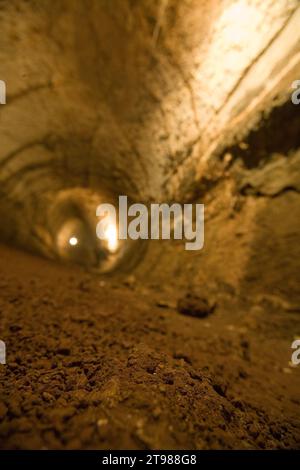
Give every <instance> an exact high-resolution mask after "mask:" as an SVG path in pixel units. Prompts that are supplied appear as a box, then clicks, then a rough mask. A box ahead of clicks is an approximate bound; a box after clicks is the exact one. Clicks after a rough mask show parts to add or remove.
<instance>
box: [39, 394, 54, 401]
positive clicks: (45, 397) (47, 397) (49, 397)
mask: <svg viewBox="0 0 300 470" xmlns="http://www.w3.org/2000/svg"><path fill="white" fill-rule="evenodd" d="M42 397H43V400H44V401H46V402H47V403H52V402H53V401H55V397H54V396H53V395H51V393H48V392H43V393H42Z"/></svg>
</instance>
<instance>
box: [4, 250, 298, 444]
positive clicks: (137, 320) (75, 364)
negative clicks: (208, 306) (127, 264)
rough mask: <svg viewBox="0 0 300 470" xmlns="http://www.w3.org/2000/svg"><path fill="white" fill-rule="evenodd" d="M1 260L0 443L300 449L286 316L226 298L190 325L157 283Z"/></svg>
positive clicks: (29, 260) (21, 257) (18, 257)
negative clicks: (0, 356) (1, 360)
mask: <svg viewBox="0 0 300 470" xmlns="http://www.w3.org/2000/svg"><path fill="white" fill-rule="evenodd" d="M0 259H1V263H0V289H1V298H0V312H1V329H0V332H1V334H0V336H1V339H2V340H4V341H5V342H6V347H7V364H6V365H1V366H0V378H1V388H0V390H1V391H0V396H1V401H0V423H1V424H0V446H1V448H3V449H18V448H22V449H32V448H36V449H41V448H42V449H45V448H47V449H48V448H49V449H59V448H70V449H72V448H76V449H77V448H86V449H89V448H98V449H107V448H110V449H120V448H121V449H124V448H131V449H136V448H138V449H142V448H148V449H153V448H156V449H157V448H160V449H164V448H174V449H180V448H185V449H195V448H197V449H210V448H214V449H215V448H226V449H228V448H243V449H244V448H262V449H264V448H296V447H299V442H300V439H299V438H300V419H299V405H300V400H299V384H300V373H299V369H297V368H291V367H289V365H288V362H289V360H290V355H291V349H290V345H291V341H292V339H293V334H294V332H295V331H294V329H295V323H294V320H295V318H294V317H293V314H292V313H291V314H290V315H289V316H288V317H287V316H286V315H283V314H282V313H280V311H278V309H275V308H273V311H270V309H272V306H271V304H270V306H269V307H268V308H269V312H268V314H266V313H265V312H264V311H261V310H260V311H258V310H259V308H258V307H257V308H254V307H253V308H252V309H249V308H248V306H246V305H245V304H243V300H242V299H239V298H235V297H234V296H232V293H231V292H227V293H224V297H223V301H222V302H219V305H218V308H217V309H215V310H214V311H213V313H211V314H210V315H209V316H208V317H207V318H196V317H190V316H186V315H182V314H180V313H179V312H178V311H177V309H176V305H174V299H173V297H174V298H175V297H176V298H177V297H178V295H179V294H180V295H181V294H182V293H180V292H173V294H174V295H172V293H170V292H169V291H168V292H166V291H164V289H163V287H162V286H161V287H159V286H157V285H156V286H155V285H144V284H143V285H140V284H139V282H138V281H137V280H134V279H130V282H128V279H127V281H126V282H124V280H123V281H122V280H120V281H117V280H114V279H112V278H103V277H102V278H99V277H96V276H94V275H91V274H87V273H85V272H84V271H82V270H81V269H80V268H77V267H69V266H59V265H57V264H55V263H52V262H49V261H46V260H43V259H40V258H37V257H34V256H31V255H27V254H25V253H22V252H17V251H14V250H12V249H10V248H7V247H4V246H1V247H0ZM225 294H226V295H225ZM162 299H163V301H162ZM245 308H247V309H248V311H247V313H248V314H247V315H246V316H245V315H243V314H242V313H244V310H245ZM258 315H259V317H258ZM297 315H298V314H297ZM271 317H272V322H271V321H270V318H271ZM258 318H259V319H258Z"/></svg>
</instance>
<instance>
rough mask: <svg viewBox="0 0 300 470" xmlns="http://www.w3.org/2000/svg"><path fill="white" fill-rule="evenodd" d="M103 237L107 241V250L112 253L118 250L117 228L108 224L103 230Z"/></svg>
mask: <svg viewBox="0 0 300 470" xmlns="http://www.w3.org/2000/svg"><path fill="white" fill-rule="evenodd" d="M105 237H106V239H107V248H108V249H109V251H111V252H112V253H113V252H115V251H116V250H117V248H118V236H117V227H116V226H115V225H114V224H108V226H107V228H106V230H105Z"/></svg>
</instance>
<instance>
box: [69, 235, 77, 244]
mask: <svg viewBox="0 0 300 470" xmlns="http://www.w3.org/2000/svg"><path fill="white" fill-rule="evenodd" d="M69 243H70V245H72V246H75V245H77V243H78V239H77V238H76V237H71V238H70V239H69Z"/></svg>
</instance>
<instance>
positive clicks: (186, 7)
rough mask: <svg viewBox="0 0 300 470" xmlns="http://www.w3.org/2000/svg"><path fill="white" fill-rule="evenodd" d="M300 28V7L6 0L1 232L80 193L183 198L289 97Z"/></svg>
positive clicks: (270, 1)
mask: <svg viewBox="0 0 300 470" xmlns="http://www.w3.org/2000/svg"><path fill="white" fill-rule="evenodd" d="M299 24H300V8H299V2H298V1H297V0H276V2H274V0H237V1H233V0H224V1H218V0H180V1H178V0H78V1H74V0H51V1H50V0H28V1H21V0H2V1H1V2H0V30H1V38H0V79H1V80H4V81H5V82H6V86H7V104H6V105H1V106H0V135H1V147H0V165H1V166H0V180H1V204H0V215H1V217H2V220H3V221H4V222H3V224H2V228H1V230H2V232H3V234H4V235H6V237H12V236H13V235H12V228H13V227H15V226H16V224H18V223H19V227H18V230H17V231H18V236H17V238H19V239H22V237H23V238H24V237H25V238H26V237H27V238H28V237H29V236H30V235H29V234H30V231H32V230H33V226H34V225H35V226H38V224H39V223H40V224H41V226H42V225H43V217H42V213H43V212H45V205H47V204H48V203H49V201H51V200H52V199H53V197H55V194H56V193H57V192H59V191H61V190H64V189H68V188H72V187H79V188H90V189H92V190H93V189H94V190H100V191H101V188H102V187H104V186H107V187H108V188H111V189H113V190H114V191H115V193H116V194H127V195H129V196H131V197H132V198H135V199H141V200H149V199H155V200H163V199H172V198H179V199H180V198H184V197H185V194H186V193H188V192H189V188H190V186H191V185H192V184H195V181H198V180H200V179H201V177H202V175H203V174H204V172H205V168H206V165H207V163H208V162H209V161H210V159H212V158H213V156H214V155H216V154H218V153H220V152H221V151H222V148H223V147H224V146H225V145H226V143H228V142H229V141H230V139H231V138H234V137H235V136H236V135H237V134H239V133H242V132H243V131H244V129H246V128H247V127H249V125H250V123H251V122H255V119H256V116H258V115H259V111H260V110H261V109H265V108H267V107H268V106H271V105H272V104H271V103H272V100H273V99H274V96H281V95H282V97H283V98H282V99H283V100H284V99H287V93H288V92H289V91H290V83H291V78H292V77H294V78H295V73H296V72H295V71H299V63H300V58H299V55H300V53H299V50H300V49H299V38H300V28H299ZM299 75H300V73H299ZM296 78H297V77H296ZM298 78H299V77H298ZM20 217H21V218H22V220H23V221H24V220H25V222H26V223H25V222H24V223H23V224H21V225H20V222H19V219H20Z"/></svg>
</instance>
